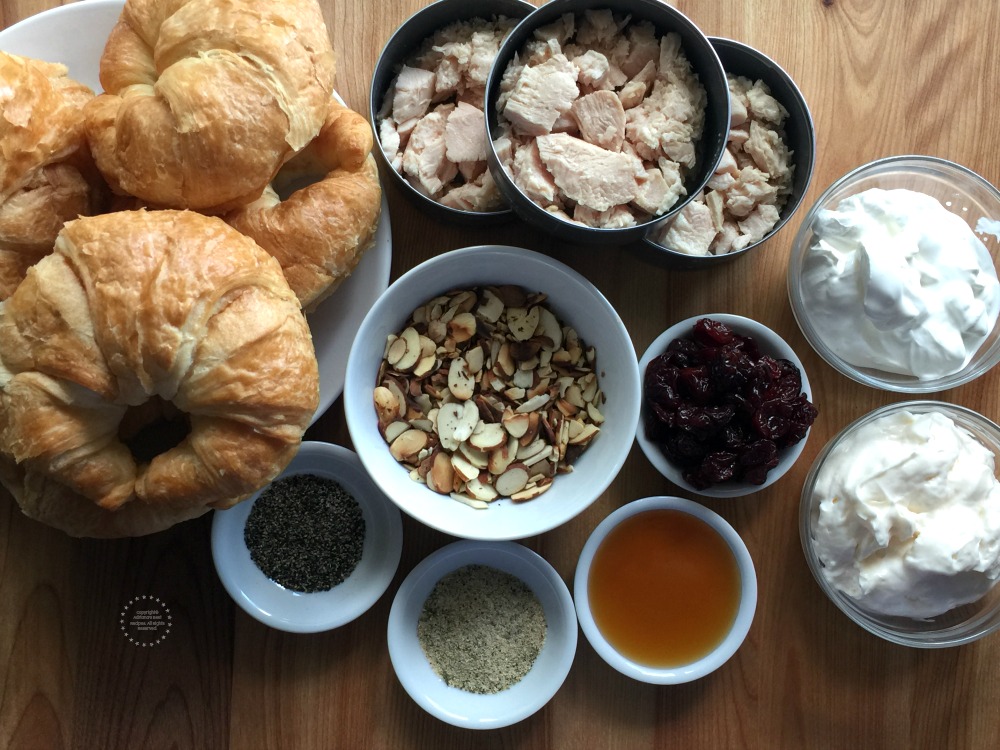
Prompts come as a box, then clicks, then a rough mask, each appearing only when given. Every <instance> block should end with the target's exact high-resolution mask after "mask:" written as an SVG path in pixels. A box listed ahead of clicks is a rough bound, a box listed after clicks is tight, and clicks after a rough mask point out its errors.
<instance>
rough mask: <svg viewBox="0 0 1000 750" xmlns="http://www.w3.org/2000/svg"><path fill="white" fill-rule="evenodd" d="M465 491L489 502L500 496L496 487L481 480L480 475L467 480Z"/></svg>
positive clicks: (477, 498)
mask: <svg viewBox="0 0 1000 750" xmlns="http://www.w3.org/2000/svg"><path fill="white" fill-rule="evenodd" d="M465 491H466V492H468V493H469V495H471V496H472V497H474V498H475V499H476V500H482V501H483V502H487V503H488V502H491V501H493V500H496V499H497V497H498V493H497V491H496V489H494V488H493V487H492V486H491V485H489V484H486V482H483V481H482V480H480V479H479V477H475V478H473V479H470V480H469V481H468V482H466V483H465Z"/></svg>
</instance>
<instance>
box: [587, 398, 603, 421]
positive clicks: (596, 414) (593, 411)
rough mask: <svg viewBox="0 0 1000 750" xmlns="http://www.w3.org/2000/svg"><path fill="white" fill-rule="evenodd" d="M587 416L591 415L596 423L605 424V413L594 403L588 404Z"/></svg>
mask: <svg viewBox="0 0 1000 750" xmlns="http://www.w3.org/2000/svg"><path fill="white" fill-rule="evenodd" d="M587 416H588V417H590V419H591V420H592V421H593V423H594V424H604V415H603V414H601V411H600V409H598V408H597V407H596V406H594V405H593V404H592V403H588V404H587Z"/></svg>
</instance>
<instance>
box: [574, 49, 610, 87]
mask: <svg viewBox="0 0 1000 750" xmlns="http://www.w3.org/2000/svg"><path fill="white" fill-rule="evenodd" d="M570 62H572V63H573V65H575V66H576V69H577V71H579V75H578V76H577V83H580V84H583V85H586V86H590V87H591V88H594V89H600V88H603V86H602V85H601V84H602V82H603V81H605V80H606V79H607V77H608V71H610V70H611V63H609V62H608V58H607V57H605V56H604V55H602V54H601V53H600V52H598V51H597V50H587V51H586V52H584V53H583V54H582V55H578V56H577V57H573V58H570ZM609 88H610V87H609Z"/></svg>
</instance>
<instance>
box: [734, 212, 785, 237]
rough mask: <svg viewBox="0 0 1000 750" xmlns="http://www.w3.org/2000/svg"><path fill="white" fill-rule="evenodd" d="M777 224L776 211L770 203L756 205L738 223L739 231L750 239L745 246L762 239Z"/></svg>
mask: <svg viewBox="0 0 1000 750" xmlns="http://www.w3.org/2000/svg"><path fill="white" fill-rule="evenodd" d="M777 223H778V209H777V207H775V206H773V205H771V204H770V203H762V204H760V205H758V206H757V208H755V209H754V210H753V211H751V212H750V214H749V215H748V216H747V217H746V218H745V219H743V220H742V221H740V222H738V224H739V226H740V231H741V232H742V233H743V234H744V235H745V236H747V237H749V238H750V242H748V243H747V244H752V243H754V242H758V241H760V240H762V239H764V235H766V234H767V233H768V232H770V231H771V229H773V228H774V225H775V224H777Z"/></svg>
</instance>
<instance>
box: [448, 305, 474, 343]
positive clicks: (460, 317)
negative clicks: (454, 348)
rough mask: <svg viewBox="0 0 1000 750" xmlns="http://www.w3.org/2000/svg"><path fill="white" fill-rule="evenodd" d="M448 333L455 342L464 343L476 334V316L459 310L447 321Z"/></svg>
mask: <svg viewBox="0 0 1000 750" xmlns="http://www.w3.org/2000/svg"><path fill="white" fill-rule="evenodd" d="M448 333H449V334H450V335H451V337H452V338H453V339H454V340H455V342H456V343H459V344H461V343H464V342H466V341H468V340H469V339H471V338H472V337H473V336H475V335H476V316H474V315H473V314H472V313H468V312H461V313H458V314H457V315H456V316H455V317H453V318H452V319H451V320H450V321H448Z"/></svg>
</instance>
